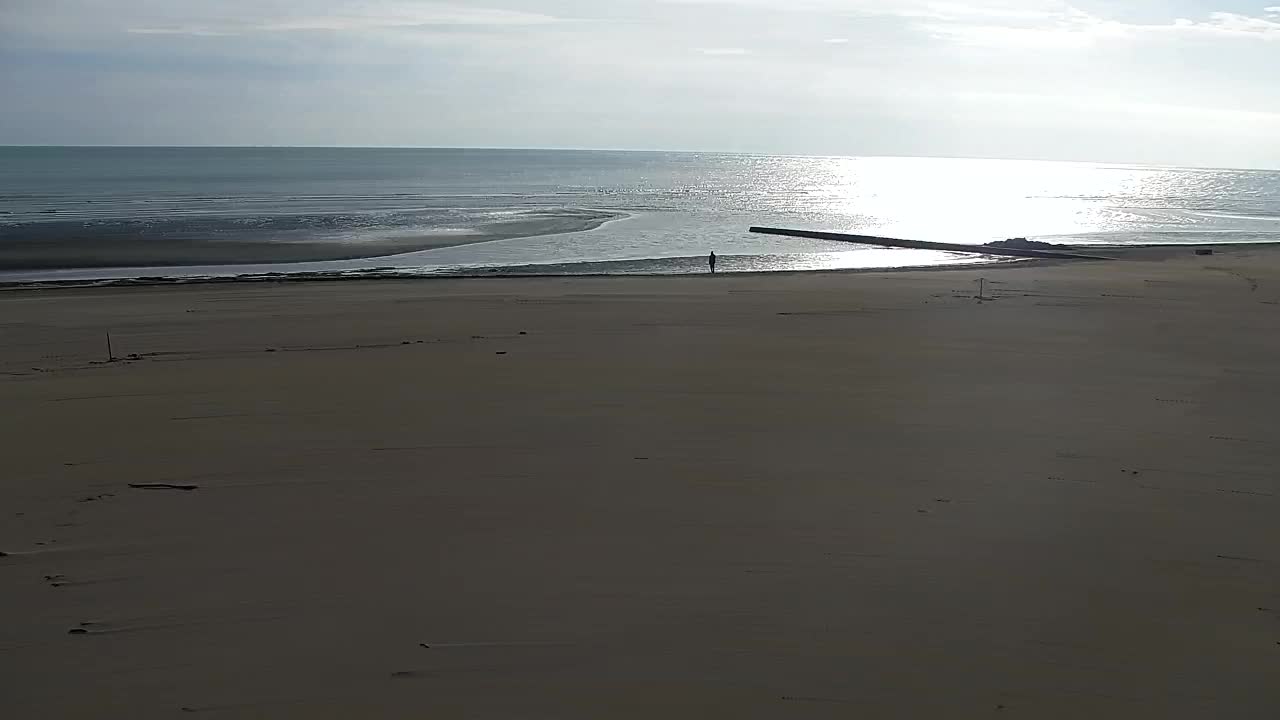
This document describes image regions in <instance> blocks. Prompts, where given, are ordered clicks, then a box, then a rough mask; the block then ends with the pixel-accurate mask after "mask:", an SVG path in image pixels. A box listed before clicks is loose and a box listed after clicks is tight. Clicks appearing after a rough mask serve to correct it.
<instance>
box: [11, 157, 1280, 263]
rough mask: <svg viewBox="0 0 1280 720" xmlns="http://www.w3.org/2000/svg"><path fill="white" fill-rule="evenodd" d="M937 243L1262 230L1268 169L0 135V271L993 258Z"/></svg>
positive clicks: (1231, 235)
mask: <svg viewBox="0 0 1280 720" xmlns="http://www.w3.org/2000/svg"><path fill="white" fill-rule="evenodd" d="M755 225H765V226H774V227H786V228H796V229H811V230H824V231H832V232H847V233H855V234H864V235H878V236H886V237H894V238H904V239H911V240H927V241H933V242H943V243H955V244H962V245H963V244H968V245H974V244H982V243H986V242H991V241H993V240H1002V239H1007V238H1011V237H1026V238H1029V239H1033V240H1040V241H1046V242H1052V243H1062V244H1075V245H1137V244H1168V243H1174V244H1177V243H1186V244H1192V243H1206V242H1213V243H1227V242H1232V243H1235V242H1276V241H1280V172H1274V171H1264V170H1230V169H1194V168H1172V167H1144V166H1135V165H1104V164H1090V163H1064V162H1036V161H1008V160H968V159H937V158H887V157H787V156H770V155H741V154H717V153H667V152H613V151H564V150H471V149H421V148H249V147H244V148H166V147H130V148H125V147H0V283H12V282H18V283H22V282H38V281H48V280H87V281H112V280H128V279H135V278H152V279H155V278H170V279H195V278H208V277H219V278H236V277H243V278H257V277H263V276H270V277H274V276H275V275H277V274H295V273H296V274H300V275H332V276H335V277H369V276H382V275H394V276H432V275H446V276H447V275H486V274H509V275H542V274H549V275H580V274H593V275H594V274H606V275H609V274H617V275H634V274H684V273H699V272H705V271H706V258H707V256H708V254H709V253H711V252H713V251H714V252H715V253H716V254H717V255H718V257H719V260H720V262H719V266H718V269H719V270H720V271H721V272H730V273H734V272H770V271H807V270H836V269H855V268H897V267H917V266H921V267H923V266H936V265H947V264H962V263H972V262H982V261H994V259H992V258H984V257H982V256H974V255H961V254H957V253H951V252H943V251H926V250H906V249H884V248H875V247H868V246H862V245H853V244H847V243H840V242H828V241H816V240H803V239H795V238H784V237H773V236H765V235H755V234H751V233H749V232H748V228H749V227H751V226H755Z"/></svg>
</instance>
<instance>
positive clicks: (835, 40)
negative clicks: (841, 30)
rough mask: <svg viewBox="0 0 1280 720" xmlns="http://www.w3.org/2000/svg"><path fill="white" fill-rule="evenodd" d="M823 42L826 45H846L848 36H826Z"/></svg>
mask: <svg viewBox="0 0 1280 720" xmlns="http://www.w3.org/2000/svg"><path fill="white" fill-rule="evenodd" d="M823 42H825V43H827V44H828V45H848V44H849V38H828V39H827V40H823Z"/></svg>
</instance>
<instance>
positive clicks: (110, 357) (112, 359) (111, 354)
mask: <svg viewBox="0 0 1280 720" xmlns="http://www.w3.org/2000/svg"><path fill="white" fill-rule="evenodd" d="M115 361H116V354H115V353H114V352H112V351H111V331H110V330H108V331H107V362H115Z"/></svg>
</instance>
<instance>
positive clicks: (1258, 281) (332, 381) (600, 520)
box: [0, 248, 1280, 720]
mask: <svg viewBox="0 0 1280 720" xmlns="http://www.w3.org/2000/svg"><path fill="white" fill-rule="evenodd" d="M979 278H985V279H986V284H985V288H986V290H985V298H986V299H985V300H984V301H979V300H977V299H975V295H976V294H977V291H978V282H977V281H978V280H979ZM107 332H110V334H111V343H112V352H113V353H114V355H115V356H116V357H117V358H119V360H118V361H116V362H111V363H106V362H104V361H105V360H106V359H107V348H106V333H107ZM1278 356H1280V251H1277V250H1276V249H1271V248H1255V249H1233V250H1229V251H1224V252H1219V253H1218V254H1217V255H1215V256H1212V257H1195V256H1193V255H1192V254H1191V252H1190V251H1186V252H1178V253H1165V254H1162V255H1158V256H1156V255H1153V256H1152V257H1150V258H1146V259H1144V258H1142V257H1140V256H1134V257H1131V258H1129V259H1125V260H1121V261H1115V262H1105V263H1079V264H1066V263H1064V264H1056V265H1041V266H1031V267H1007V266H1006V267H988V268H981V269H965V270H954V271H945V272H906V273H869V274H844V273H831V274H808V275H804V274H794V275H772V276H771V275H758V276H718V277H668V278H613V279H610V278H558V279H556V278H552V279H515V280H439V281H386V282H363V281H361V282H354V281H353V282H310V283H254V284H219V285H193V286H170V287H155V288H101V289H79V290H50V291H45V290H41V291H5V292H3V293H0V399H2V400H3V409H4V412H3V414H2V415H0V437H3V438H4V441H3V442H4V444H3V447H4V471H3V473H0V518H3V521H0V551H2V552H3V553H4V556H3V557H0V616H2V617H3V618H4V622H3V623H0V676H2V677H3V680H2V681H0V716H3V717H5V718H13V719H15V720H16V719H18V718H104V717H113V718H114V717H118V718H166V717H176V716H186V715H187V714H189V713H194V714H195V715H196V716H197V717H206V716H207V717H210V718H330V717H331V718H352V717H405V718H408V717H415V718H419V717H432V718H548V719H551V718H556V719H563V718H655V717H688V718H734V719H735V720H740V719H742V718H777V717H796V718H836V717H840V718H847V717H868V718H884V717H938V718H942V717H947V718H971V717H1021V718H1080V717H1095V718H1138V717H1152V718H1271V717H1276V716H1278V715H1280V522H1278V521H1277V520H1278V517H1280V516H1278V514H1277V513H1278V512H1280V477H1278V476H1277V473H1276V468H1277V461H1280V435H1277V426H1276V422H1275V418H1276V409H1275V404H1276V400H1277V398H1280V364H1278V363H1277V362H1276V358H1277V357H1278Z"/></svg>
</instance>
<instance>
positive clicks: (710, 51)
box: [698, 47, 750, 56]
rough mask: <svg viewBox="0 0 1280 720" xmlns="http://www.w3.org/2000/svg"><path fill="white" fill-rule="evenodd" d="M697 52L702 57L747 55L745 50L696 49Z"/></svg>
mask: <svg viewBox="0 0 1280 720" xmlns="http://www.w3.org/2000/svg"><path fill="white" fill-rule="evenodd" d="M698 52H700V53H702V54H703V55H712V56H727V55H749V54H750V53H749V52H748V51H747V49H746V48H736V47H735V48H731V47H726V48H698Z"/></svg>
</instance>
